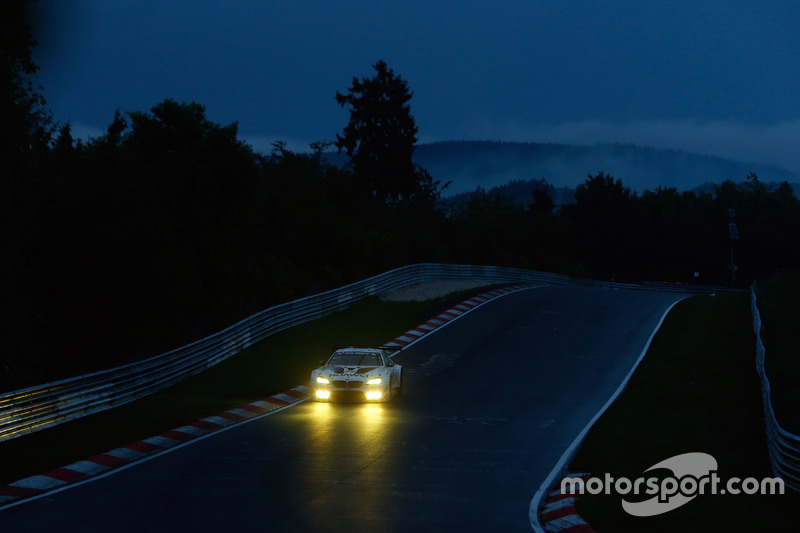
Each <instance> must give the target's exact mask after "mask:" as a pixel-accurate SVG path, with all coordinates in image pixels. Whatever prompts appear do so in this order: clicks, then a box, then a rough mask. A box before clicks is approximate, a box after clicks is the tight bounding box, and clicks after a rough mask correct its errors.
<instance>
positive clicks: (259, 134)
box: [35, 0, 800, 172]
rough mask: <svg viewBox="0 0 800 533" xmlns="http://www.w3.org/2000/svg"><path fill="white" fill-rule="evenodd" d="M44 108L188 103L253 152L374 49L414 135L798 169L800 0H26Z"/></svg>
mask: <svg viewBox="0 0 800 533" xmlns="http://www.w3.org/2000/svg"><path fill="white" fill-rule="evenodd" d="M38 4H39V9H40V11H42V12H46V13H47V16H46V17H44V18H42V19H41V20H40V21H39V30H38V31H36V32H35V33H36V37H37V39H38V40H39V41H40V47H39V48H38V49H37V51H36V54H35V60H36V61H37V63H38V64H39V66H40V67H41V70H40V72H39V80H38V81H39V83H40V84H41V85H42V86H43V87H44V94H45V96H46V98H47V100H48V106H49V107H50V109H52V110H53V113H54V116H55V118H56V120H59V121H61V122H69V123H70V124H71V125H72V127H73V132H74V134H75V135H76V136H78V137H82V138H85V137H86V136H87V135H92V136H96V135H99V134H100V133H102V130H103V129H104V128H105V127H106V126H107V125H108V124H110V122H111V120H112V118H113V115H114V110H115V109H117V108H119V109H120V110H121V111H123V112H126V111H146V110H149V109H150V108H151V107H153V106H154V105H156V104H157V103H159V102H160V101H162V100H164V99H165V98H173V99H175V100H178V101H186V102H189V101H196V102H198V103H201V104H203V105H205V106H206V108H207V116H208V117H209V118H210V119H211V120H213V121H215V122H219V123H221V124H229V123H231V122H234V121H237V122H239V131H240V135H241V137H243V138H244V139H246V140H247V141H248V142H249V143H250V144H252V145H253V147H254V148H255V149H257V150H260V151H262V152H267V153H268V152H269V151H270V143H271V142H272V141H274V140H282V141H286V142H287V143H288V145H289V147H290V148H292V149H295V150H305V149H306V148H307V145H308V143H310V142H314V141H319V140H334V139H335V134H336V133H338V132H341V131H342V129H343V128H344V126H345V125H346V123H347V119H348V115H347V112H346V110H344V109H343V108H341V107H339V106H338V104H336V102H335V101H334V95H335V94H336V91H337V90H338V91H342V92H344V91H345V90H346V89H347V88H348V87H349V85H350V83H351V80H352V78H353V77H354V76H358V77H363V76H371V75H372V73H373V70H372V65H373V64H374V63H375V62H376V61H377V60H379V59H383V60H385V61H386V62H387V63H388V65H389V67H390V68H392V69H394V71H395V73H397V74H399V75H400V76H402V77H403V78H405V79H406V80H407V81H408V83H409V85H410V87H411V89H412V91H414V97H413V99H412V100H411V110H412V114H413V115H414V117H415V118H416V121H417V125H418V127H419V138H420V142H431V141H437V140H472V139H477V140H513V141H525V142H528V141H530V142H567V143H576V144H594V143H596V142H631V143H635V144H640V145H646V146H655V147H658V148H676V149H684V150H689V151H693V152H698V153H703V154H712V155H719V156H723V157H730V158H732V159H737V160H744V161H752V162H758V163H771V164H776V165H779V166H783V167H785V168H787V169H789V170H793V171H795V172H800V31H798V28H800V3H798V2H797V0H762V1H755V0H753V1H744V0H669V1H666V0H665V1H659V2H646V1H641V0H615V1H613V2H612V1H600V0H528V1H521V0H509V1H506V0H503V1H498V2H488V1H485V0H482V1H478V0H460V1H456V0H403V1H394V0H392V1H383V0H344V1H340V2H328V1H322V0H236V1H222V0H215V1H212V0H113V1H108V0H70V1H69V2H64V1H63V0H39V1H38Z"/></svg>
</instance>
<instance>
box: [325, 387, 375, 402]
mask: <svg viewBox="0 0 800 533" xmlns="http://www.w3.org/2000/svg"><path fill="white" fill-rule="evenodd" d="M311 398H312V399H314V400H317V401H322V402H325V401H329V402H381V401H386V400H388V399H389V387H388V386H375V385H361V386H360V387H352V386H348V385H345V386H344V387H342V386H335V385H333V384H330V385H326V384H322V383H312V384H311Z"/></svg>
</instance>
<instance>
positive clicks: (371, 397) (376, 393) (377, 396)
mask: <svg viewBox="0 0 800 533" xmlns="http://www.w3.org/2000/svg"><path fill="white" fill-rule="evenodd" d="M378 379H380V378H378ZM365 397H366V398H367V400H380V399H381V393H380V392H379V391H372V392H367V393H366V394H365Z"/></svg>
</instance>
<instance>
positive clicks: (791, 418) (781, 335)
mask: <svg viewBox="0 0 800 533" xmlns="http://www.w3.org/2000/svg"><path fill="white" fill-rule="evenodd" d="M756 293H757V296H758V308H759V311H760V312H761V321H762V325H763V328H762V332H761V339H762V340H763V341H764V348H765V350H766V356H765V363H764V366H765V369H766V372H767V377H768V378H769V380H770V385H771V388H772V405H773V408H774V409H775V416H776V417H777V419H778V422H779V423H780V425H781V426H782V427H783V428H784V429H785V430H786V431H789V432H791V433H794V434H795V435H798V434H800V393H798V391H797V383H798V382H800V353H798V349H797V339H798V336H797V324H798V322H800V273H795V274H791V275H784V276H780V277H777V278H773V279H771V280H769V281H765V282H763V283H759V284H758V290H757V291H756Z"/></svg>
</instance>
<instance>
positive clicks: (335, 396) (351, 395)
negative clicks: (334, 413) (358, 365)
mask: <svg viewBox="0 0 800 533" xmlns="http://www.w3.org/2000/svg"><path fill="white" fill-rule="evenodd" d="M331 392H332V395H331V400H334V401H337V402H363V401H364V392H363V391H360V390H335V391H331Z"/></svg>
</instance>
